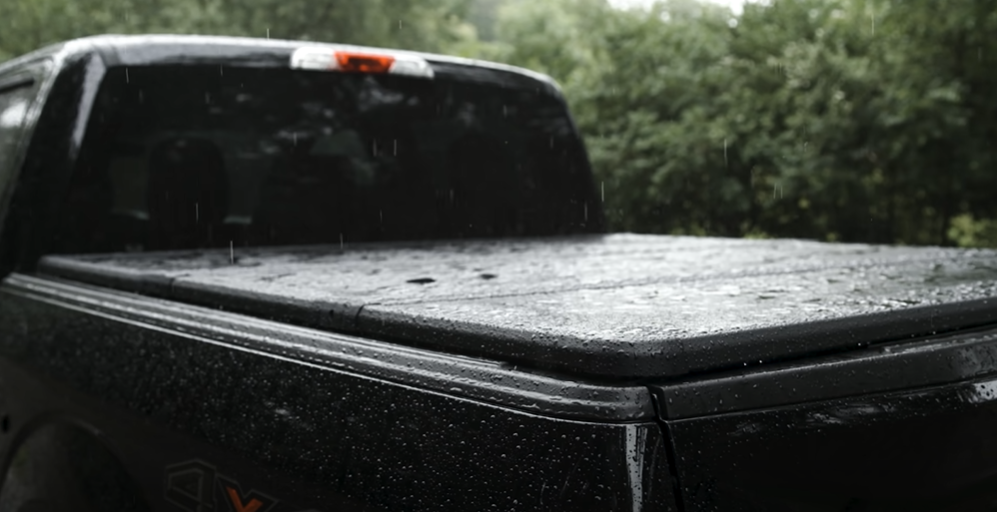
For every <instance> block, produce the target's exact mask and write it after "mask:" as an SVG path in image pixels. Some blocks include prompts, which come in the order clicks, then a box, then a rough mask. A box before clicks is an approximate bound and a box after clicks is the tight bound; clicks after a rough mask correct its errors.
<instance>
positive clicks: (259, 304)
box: [39, 235, 997, 380]
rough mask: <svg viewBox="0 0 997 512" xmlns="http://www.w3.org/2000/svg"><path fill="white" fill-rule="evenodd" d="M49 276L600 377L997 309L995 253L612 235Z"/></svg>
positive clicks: (809, 345) (892, 334) (965, 321)
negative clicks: (996, 303)
mask: <svg viewBox="0 0 997 512" xmlns="http://www.w3.org/2000/svg"><path fill="white" fill-rule="evenodd" d="M39 270H40V272H41V273H43V274H48V275H52V276H58V277H63V278H69V279H74V280H79V281H84V282H88V283H92V284H97V285H103V286H108V287H113V288H117V289H122V290H126V291H135V292H140V293H145V294H150V295H154V296H159V297H164V298H171V299H174V300H178V301H183V302H188V303H192V304H202V305H208V306H215V307H222V308H224V309H227V310H231V311H238V312H243V313H247V314H252V315H256V316H261V317H264V318H279V319H281V320H284V321H287V322H292V323H296V324H299V325H306V326H310V327H316V328H323V329H329V330H333V331H339V332H346V333H352V334H357V335H361V336H368V337H372V338H377V339H384V340H389V341H395V342H399V343H407V344H414V345H420V346H429V347H433V348H436V349H439V350H445V351H452V352H456V353H462V354H467V355H473V356H479V357H485V358H491V359H496V360H501V361H507V362H509V363H512V364H520V365H525V366H529V367H534V368H540V369H544V370H548V371H555V372H563V373H568V374H574V375H577V376H584V377H589V378H597V379H614V380H636V379H651V378H654V379H659V378H666V379H667V378H672V377H678V376H682V375H686V374H692V373H700V372H708V371H717V370H724V369H731V368H738V367H743V366H748V365H753V364H758V363H761V362H766V363H767V362H772V361H774V360H785V359H790V358H797V357H804V356H810V355H815V354H820V353H826V352H831V351H840V350H848V349H853V348H856V347H859V346H865V345H868V344H871V343H878V342H887V341H896V340H902V339H908V338H913V337H922V336H930V335H933V334H938V333H941V332H946V331H953V330H958V329H964V328H970V327H978V326H981V325H986V324H989V323H993V322H995V321H997V307H994V301H995V300H997V252H995V251H986V250H960V249H943V248H899V247H881V246H868V245H842V244H825V243H818V242H807V241H795V240H779V241H759V240H729V239H709V238H686V237H665V236H638V235H609V236H591V237H585V236H582V237H566V238H559V239H534V240H529V239H522V240H511V241H510V240H496V241H464V242H460V241H456V242H436V243H433V242H427V243H418V244H404V245H403V244H369V245H357V246H351V245H349V244H347V245H346V246H345V247H344V248H340V247H338V246H335V247H327V246H322V247H318V246H313V247H298V248H267V249H248V250H247V249H236V250H234V251H232V252H230V251H229V250H223V251H188V252H170V253H145V254H113V255H87V256H49V257H46V258H45V259H44V260H43V261H42V263H41V265H40V268H39Z"/></svg>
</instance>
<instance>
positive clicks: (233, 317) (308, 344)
mask: <svg viewBox="0 0 997 512" xmlns="http://www.w3.org/2000/svg"><path fill="white" fill-rule="evenodd" d="M0 290H2V291H3V293H6V294H12V295H15V296H20V297H26V298H31V299H33V300H39V301H44V302H47V303H50V304H56V305H59V306H61V307H66V308H73V309H78V310H81V311H85V312H88V313H91V314H96V315H101V316H106V317H110V318H115V319H118V320H120V321H126V322H129V323H134V324H138V325H143V326H146V327H152V328H155V329H158V330H166V331H174V332H182V333H184V334H185V335H193V336H198V337H203V338H204V339H206V340H211V341H212V342H215V343H221V344H227V345H230V346H231V345H235V346H241V347H243V348H245V349H250V350H258V351H261V352H266V353H270V354H274V355H277V356H280V357H286V358H288V359H293V360H298V361H303V362H309V363H313V364H319V365H323V366H329V367H333V368H338V369H342V370H347V371H351V372H355V373H358V374H363V375H368V376H372V377H376V378H381V379H384V380H387V381H391V382H396V383H401V384H407V385H411V386H414V387H418V388H424V389H430V390H433V391H437V392H441V393H445V394H448V395H456V396H463V397H467V398H470V399H477V400H483V401H487V402H490V403H494V404H498V405H503V406H507V407H513V408H516V409H520V410H523V411H527V412H532V413H535V414H541V415H550V416H554V417H563V418H572V419H578V420H591V421H612V422H631V421H639V420H646V419H650V418H653V417H655V413H654V408H653V405H652V404H651V397H650V392H649V391H648V389H647V388H646V387H644V386H601V385H594V384H589V383H585V382H581V381H577V380H566V379H562V378H556V377H551V376H544V375H538V374H533V373H527V372H524V371H519V370H516V369H515V368H512V367H509V366H508V365H503V364H499V363H496V362H492V361H486V360H481V359H472V358H466V357H460V356H453V355H448V354H440V353H435V352H428V351H425V350H420V349H417V348H410V347H405V346H398V345H393V344H388V343H384V342H379V341H374V340H368V339H360V338H355V337H350V336H345V335H341V334H331V333H327V332H321V331H315V330H312V329H307V328H301V327H295V326H290V325H286V324H281V323H277V322H273V321H268V320H260V319H257V318H253V317H246V316H243V315H239V314H234V313H229V312H224V311H217V310H210V309H205V308H202V307H198V306H191V305H186V304H178V303H173V302H169V301H163V300H157V299H155V298H149V297H144V296H141V295H135V294H130V293H124V292H120V291H115V290H108V289H99V288H95V287H90V286H86V285H81V284H77V283H68V282H56V281H53V280H50V279H39V278H35V277H30V276H25V275H22V274H13V275H12V276H10V277H9V278H7V279H6V280H5V281H4V284H3V285H2V287H0Z"/></svg>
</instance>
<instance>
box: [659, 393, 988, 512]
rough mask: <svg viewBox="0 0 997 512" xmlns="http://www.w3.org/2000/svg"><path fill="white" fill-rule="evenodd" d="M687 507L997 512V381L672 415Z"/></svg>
mask: <svg viewBox="0 0 997 512" xmlns="http://www.w3.org/2000/svg"><path fill="white" fill-rule="evenodd" d="M668 430H669V432H670V433H671V436H672V439H673V443H674V446H675V449H676V452H677V453H678V457H677V464H676V467H677V468H678V473H679V481H680V483H681V488H682V491H683V493H682V502H683V505H684V509H683V510H685V511H686V512H704V511H722V512H748V511H751V512H755V511H757V512H762V511H764V512H790V511H794V512H795V511H801V510H806V511H818V512H832V511H833V512H838V511H841V512H845V511H855V510H861V511H864V512H921V511H924V512H984V511H993V510H997V436H994V432H995V431H997V381H995V380H994V379H993V377H991V378H988V379H982V380H975V381H969V382H963V383H958V384H949V385H945V386H938V387H931V388H922V389H917V390H910V391H903V392H896V393H890V394H878V395H871V396H857V397H850V398H845V399H840V400H832V401H826V402H817V403H810V404H805V405H798V406H793V407H779V408H771V409H764V410H756V411H750V412H741V413H731V414H724V415H719V416H714V417H705V418H697V419H688V420H677V421H669V422H668Z"/></svg>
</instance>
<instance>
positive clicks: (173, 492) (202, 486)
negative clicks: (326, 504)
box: [165, 460, 315, 512]
mask: <svg viewBox="0 0 997 512" xmlns="http://www.w3.org/2000/svg"><path fill="white" fill-rule="evenodd" d="M165 486H166V495H165V498H166V501H168V502H170V503H172V504H173V505H175V506H177V507H178V508H179V509H180V510H184V511H186V512H269V511H270V510H271V509H273V508H274V507H275V506H276V505H277V503H278V500H277V499H276V498H273V497H271V496H268V495H266V494H263V493H262V492H260V491H257V490H255V489H250V490H248V491H244V490H243V488H242V486H240V485H239V483H238V482H236V481H235V479H233V478H230V477H228V476H225V475H222V474H219V473H218V470H217V469H216V468H215V467H214V466H212V465H211V464H208V463H207V462H204V461H202V460H190V461H186V462H181V463H179V464H174V465H172V466H168V467H167V468H166V480H165ZM302 512H315V511H302Z"/></svg>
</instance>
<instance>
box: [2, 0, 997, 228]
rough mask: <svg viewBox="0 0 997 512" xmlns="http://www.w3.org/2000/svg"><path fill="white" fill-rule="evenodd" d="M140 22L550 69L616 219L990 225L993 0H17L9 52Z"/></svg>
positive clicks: (669, 223)
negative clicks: (737, 9) (623, 4)
mask: <svg viewBox="0 0 997 512" xmlns="http://www.w3.org/2000/svg"><path fill="white" fill-rule="evenodd" d="M135 32H174V33H210V34H230V35H249V36H259V37H265V36H266V35H267V34H268V33H269V35H270V37H272V38H282V39H311V40H323V41H333V42H346V43H359V44H368V45H378V46H390V47H403V48H411V49H418V50H427V51H436V52H445V53H453V54H459V55H464V56H471V57H479V58H487V59H491V60H498V61H504V62H509V63H512V64H517V65H522V66H526V67H530V68H533V69H538V70H540V71H544V72H547V73H549V74H551V75H552V76H554V77H555V78H556V79H558V80H559V81H560V82H561V84H562V85H563V87H564V90H565V93H566V94H567V96H568V98H569V100H570V102H571V104H572V107H573V109H574V112H575V116H576V119H577V121H578V124H579V127H580V128H581V130H582V131H583V133H584V135H585V138H586V143H587V145H588V148H589V151H590V153H591V156H592V159H593V162H594V164H595V168H596V172H597V179H598V180H599V181H600V182H601V183H602V185H603V186H604V188H605V201H606V207H607V210H608V211H609V214H610V218H611V219H612V221H613V223H614V224H615V228H616V229H618V230H628V231H637V232H651V233H682V234H696V235H720V236H753V237H799V238H813V239H821V240H841V241H861V242H877V243H903V244H933V245H963V246H997V2H994V1H993V0H950V1H947V2H932V1H928V0H923V1H921V0H906V1H904V0H772V1H770V2H768V3H766V4H764V5H763V4H748V5H747V6H746V7H745V9H744V12H743V13H742V14H740V15H734V14H733V13H731V12H730V11H729V10H728V9H725V8H722V7H718V6H715V5H713V4H710V3H702V2H698V1H696V0H670V1H661V2H658V3H656V4H654V5H653V6H652V7H650V8H641V9H616V8H613V7H611V6H610V5H609V4H608V3H607V2H606V0H363V1H362V2H361V1H345V0H324V1H316V0H5V1H4V3H3V7H2V8H0V59H4V58H8V57H11V56H14V55H17V54H20V53H23V52H26V51H30V50H32V49H34V48H37V47H39V46H43V45H44V44H47V43H50V42H55V41H59V40H63V39H68V38H72V37H76V36H82V35H89V34H95V33H135Z"/></svg>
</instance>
